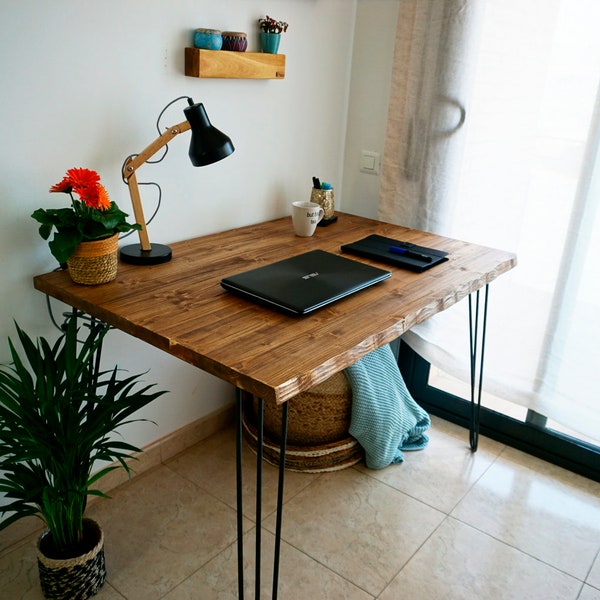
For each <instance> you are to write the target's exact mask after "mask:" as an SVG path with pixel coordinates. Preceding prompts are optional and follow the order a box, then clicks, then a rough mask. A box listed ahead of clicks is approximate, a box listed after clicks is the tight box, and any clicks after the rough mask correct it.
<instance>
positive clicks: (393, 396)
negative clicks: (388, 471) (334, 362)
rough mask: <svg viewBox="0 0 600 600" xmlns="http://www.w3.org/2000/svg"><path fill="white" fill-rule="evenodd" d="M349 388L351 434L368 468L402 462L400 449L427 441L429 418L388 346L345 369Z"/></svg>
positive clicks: (423, 443) (407, 448)
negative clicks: (350, 392) (410, 388)
mask: <svg viewBox="0 0 600 600" xmlns="http://www.w3.org/2000/svg"><path fill="white" fill-rule="evenodd" d="M344 372H345V374H346V377H347V378H348V381H349V382H350V386H351V388H352V416H351V421H350V429H349V432H350V435H352V436H353V437H355V438H356V439H357V440H358V442H359V443H360V445H361V446H362V447H363V449H364V450H365V460H366V464H367V467H369V468H370V469H382V468H384V467H387V466H388V465H390V464H394V463H400V462H402V461H403V460H404V457H403V454H402V451H403V450H420V449H422V448H424V447H425V446H426V445H427V443H428V442H429V438H428V437H427V435H425V431H426V430H427V429H428V428H429V426H430V425H431V420H430V418H429V415H428V414H427V413H426V412H425V411H424V410H423V409H422V408H421V407H420V406H419V405H418V404H417V403H416V402H415V400H414V399H413V397H412V396H411V395H410V392H409V391H408V389H407V388H406V384H405V383H404V379H403V378H402V375H401V373H400V370H399V369H398V364H397V362H396V359H395V357H394V354H393V352H392V349H391V348H390V346H389V345H386V346H382V347H381V348H378V349H377V350H373V351H372V352H370V353H369V354H367V356H365V357H364V358H362V359H361V360H359V361H358V362H357V363H355V364H354V365H352V366H350V367H348V368H347V369H345V371H344Z"/></svg>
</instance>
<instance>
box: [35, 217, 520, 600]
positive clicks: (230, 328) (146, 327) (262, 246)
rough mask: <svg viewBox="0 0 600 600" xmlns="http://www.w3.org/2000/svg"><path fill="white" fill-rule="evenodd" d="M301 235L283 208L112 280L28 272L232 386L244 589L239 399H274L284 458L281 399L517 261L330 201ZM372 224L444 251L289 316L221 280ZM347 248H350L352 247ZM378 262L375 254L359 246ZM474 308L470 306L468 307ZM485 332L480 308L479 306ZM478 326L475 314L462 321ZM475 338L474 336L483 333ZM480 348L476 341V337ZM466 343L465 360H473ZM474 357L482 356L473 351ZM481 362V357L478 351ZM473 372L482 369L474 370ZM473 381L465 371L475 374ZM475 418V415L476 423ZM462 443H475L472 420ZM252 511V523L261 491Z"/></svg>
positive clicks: (57, 293) (333, 244) (332, 248)
mask: <svg viewBox="0 0 600 600" xmlns="http://www.w3.org/2000/svg"><path fill="white" fill-rule="evenodd" d="M338 217H339V218H338V221H337V223H334V224H332V225H330V226H328V227H318V228H317V230H316V232H315V235H314V236H313V237H310V238H300V237H296V236H295V235H294V233H293V229H292V224H291V218H290V217H284V218H281V219H276V220H274V221H269V222H266V223H260V224H257V225H250V226H247V227H241V228H238V229H233V230H231V231H225V232H222V233H216V234H212V235H207V236H203V237H199V238H195V239H191V240H186V241H183V242H178V243H175V244H171V247H172V249H173V260H172V261H171V262H168V263H165V264H162V265H154V266H136V265H128V264H124V263H121V264H120V265H119V273H118V275H117V278H116V280H115V281H113V282H111V283H108V284H104V285H100V286H90V287H88V286H82V285H78V284H75V283H73V282H72V281H71V280H70V278H69V275H68V273H67V272H65V271H58V272H52V273H47V274H45V275H40V276H37V277H35V278H34V285H35V287H36V289H38V290H40V291H42V292H45V293H46V294H48V295H50V296H52V297H55V298H58V299H59V300H61V301H63V302H65V303H67V304H69V305H71V306H73V307H75V308H77V309H79V310H81V311H84V312H85V313H88V314H89V315H92V316H93V317H96V318H98V319H100V320H102V321H104V322H106V323H109V324H111V325H113V326H114V327H116V328H118V329H120V330H122V331H124V332H126V333H129V334H131V335H133V336H135V337H137V338H139V339H141V340H144V341H145V342H148V343H149V344H152V345H153V346H156V347H157V348H160V349H162V350H164V351H165V352H168V353H169V354H172V355H174V356H177V357H179V358H181V359H182V360H185V361H187V362H189V363H191V364H193V365H195V366H197V367H198V368H200V369H202V370H204V371H207V372H209V373H212V374H213V375H216V376H217V377H219V378H221V379H224V380H225V381H228V382H230V383H232V384H233V385H234V386H236V388H237V389H238V390H239V393H238V402H237V407H238V410H237V414H238V433H237V438H238V456H237V459H238V474H237V484H238V559H239V564H238V570H239V571H238V572H239V581H240V583H239V586H240V587H239V593H240V598H242V597H243V568H242V566H243V563H242V546H241V541H242V531H241V517H242V510H241V477H242V473H241V461H240V453H241V406H242V402H243V401H244V399H245V398H246V395H247V394H254V395H256V396H257V397H260V398H262V399H263V400H264V401H270V402H277V403H283V405H284V410H283V415H284V416H283V426H282V440H283V447H282V450H281V457H282V460H281V463H282V467H283V464H284V457H285V435H286V428H287V400H289V399H290V398H293V397H294V396H295V395H296V394H298V393H300V392H302V391H305V390H307V389H309V388H311V387H312V386H314V385H315V384H317V383H320V382H322V381H324V380H325V379H327V378H328V377H330V376H331V375H333V374H334V373H337V372H339V371H341V370H342V369H344V368H346V367H348V366H349V365H351V364H353V363H355V362H356V361H358V360H359V359H360V358H362V357H363V356H365V355H366V354H367V353H369V352H370V351H371V350H374V349H375V348H378V347H380V346H382V345H384V344H386V343H388V342H391V341H392V340H394V339H396V338H398V337H399V336H400V335H402V333H404V332H405V331H407V330H408V329H410V328H411V327H413V326H414V325H416V324H418V323H421V322H422V321H424V320H425V319H427V318H429V317H430V316H432V315H434V314H435V313H438V312H441V311H443V310H445V309H447V308H448V307H450V306H452V305H453V304H455V303H457V302H458V301H459V300H461V299H463V298H465V297H467V296H468V297H469V300H470V299H471V294H472V293H473V292H476V293H477V302H479V290H481V289H485V292H486V293H485V300H486V305H487V290H488V284H489V283H490V282H491V281H493V280H494V279H496V278H497V277H498V276H499V275H501V274H502V273H504V272H506V271H508V270H510V269H511V268H513V267H514V266H515V264H516V257H515V256H514V255H513V254H511V253H509V252H504V251H500V250H494V249H491V248H487V247H483V246H478V245H475V244H470V243H466V242H462V241H458V240H454V239H450V238H446V237H441V236H437V235H433V234H429V233H424V232H421V231H415V230H411V229H406V228H403V227H398V226H395V225H390V224H385V223H381V222H378V221H374V220H370V219H365V218H362V217H357V216H352V215H348V214H343V213H338ZM371 233H377V234H380V235H383V236H386V237H390V238H395V239H399V240H403V241H407V242H412V243H415V244H418V245H421V246H428V247H432V248H436V249H439V250H444V251H446V252H448V253H449V256H448V258H449V260H448V261H447V262H445V263H443V264H441V265H438V266H436V267H434V268H432V269H431V270H429V271H426V272H424V273H420V274H417V273H412V272H410V271H406V270H402V269H399V268H396V267H390V266H386V267H385V268H389V270H391V271H392V277H391V278H390V279H387V280H386V281H384V282H382V283H380V284H377V285H375V286H373V287H371V288H369V289H366V290H363V291H361V292H359V293H357V294H355V295H353V296H351V297H348V298H346V299H344V300H341V301H339V302H337V303H335V304H332V305H330V306H329V307H326V308H323V309H321V310H319V311H317V312H315V313H313V314H310V315H308V316H304V317H290V316H286V315H284V314H279V313H277V312H274V311H272V310H270V309H267V308H263V307H261V306H258V305H255V304H252V303H249V302H248V301H246V300H242V299H240V298H237V297H235V296H233V295H231V294H230V293H228V292H226V291H225V290H223V289H222V288H221V286H220V281H221V279H222V278H223V277H224V276H226V275H232V274H234V273H237V272H239V271H243V270H246V269H250V268H253V267H258V266H262V265H266V264H268V263H271V262H274V261H276V260H280V259H282V258H286V257H289V256H293V255H296V254H300V253H302V252H305V251H308V250H313V249H322V250H326V251H329V252H333V253H337V254H339V253H341V252H340V246H341V245H342V244H345V243H350V242H354V241H357V240H359V239H361V238H363V237H365V236H366V235H369V234H371ZM352 258H356V257H352ZM356 260H361V261H363V262H366V263H370V264H373V265H375V266H382V265H381V264H378V263H376V262H374V261H369V260H367V259H362V258H360V259H359V258H356ZM476 314H477V315H479V310H477V311H476ZM483 315H484V317H483V337H485V310H484V311H483ZM470 326H471V327H470V328H471V336H472V338H473V336H474V339H476V338H477V328H478V327H479V324H478V323H477V322H475V324H474V325H473V323H470ZM482 345H483V344H482ZM481 349H482V350H483V348H481ZM475 354H476V349H475V350H473V348H472V356H471V367H472V371H473V373H474V372H475V369H476V365H477V360H478V359H477V358H476V356H475ZM481 359H483V357H481ZM481 364H482V365H483V360H481ZM479 377H481V373H479ZM472 387H474V381H473V377H472ZM475 425H476V423H475ZM473 429H474V428H473V427H472V432H471V445H472V447H473V448H474V449H476V444H477V441H476V431H473ZM261 448H262V431H261V428H260V427H259V448H258V458H257V465H258V467H257V478H258V481H257V483H258V485H257V495H259V494H260V483H261V481H260V478H261V469H262V467H261V465H262V454H261ZM283 474H284V469H283V468H281V469H280V480H279V482H280V485H279V492H278V515H277V533H276V552H275V561H276V564H275V571H274V581H273V597H276V594H277V578H278V560H279V542H280V534H281V504H282V494H283ZM258 500H259V501H258V502H257V523H260V517H261V514H260V496H258ZM256 530H257V544H256V547H257V563H256V569H257V573H256V590H257V593H256V598H258V597H259V594H258V590H259V588H260V543H259V542H260V527H259V526H257V528H256Z"/></svg>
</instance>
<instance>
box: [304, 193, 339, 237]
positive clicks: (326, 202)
mask: <svg viewBox="0 0 600 600" xmlns="http://www.w3.org/2000/svg"><path fill="white" fill-rule="evenodd" d="M323 186H329V187H324V188H321V189H317V188H314V187H313V188H312V190H311V192H310V201H311V202H314V203H316V204H318V205H319V206H321V208H322V209H323V212H324V213H325V214H324V215H323V218H322V219H321V220H320V221H319V227H325V226H327V225H331V223H335V222H336V221H337V217H336V216H335V214H334V213H335V203H334V199H333V187H331V185H330V184H328V183H327V184H326V183H324V184H323Z"/></svg>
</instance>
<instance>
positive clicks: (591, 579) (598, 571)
mask: <svg viewBox="0 0 600 600" xmlns="http://www.w3.org/2000/svg"><path fill="white" fill-rule="evenodd" d="M586 583H589V584H590V585H591V586H594V587H595V588H598V589H599V590H600V552H599V553H598V556H596V560H595V561H594V564H593V565H592V568H591V570H590V573H589V575H588V577H587V579H586Z"/></svg>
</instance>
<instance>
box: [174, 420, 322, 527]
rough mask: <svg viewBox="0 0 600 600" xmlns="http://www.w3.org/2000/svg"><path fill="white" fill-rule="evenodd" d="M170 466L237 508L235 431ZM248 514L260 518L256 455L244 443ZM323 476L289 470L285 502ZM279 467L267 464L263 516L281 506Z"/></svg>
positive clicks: (214, 438) (213, 438)
mask: <svg viewBox="0 0 600 600" xmlns="http://www.w3.org/2000/svg"><path fill="white" fill-rule="evenodd" d="M167 464H168V466H169V468H171V469H173V470H174V471H176V472H177V473H179V474H180V475H181V476H182V477H186V478H187V479H189V480H190V481H193V482H194V483H195V484H196V485H198V486H200V487H201V488H203V489H205V490H207V491H209V492H210V493H211V494H213V495H215V496H216V497H217V498H219V499H220V500H221V501H222V502H225V504H227V505H229V506H231V507H232V508H234V509H235V508H236V475H235V430H234V428H228V429H227V430H225V431H223V432H220V433H218V434H216V435H214V436H211V437H210V438H209V439H207V440H205V441H203V442H201V443H200V444H197V445H196V446H194V447H193V448H190V449H189V450H187V451H186V452H185V453H183V454H181V455H180V456H178V457H176V458H174V459H173V460H171V461H169V462H168V463H167ZM242 467H243V490H244V491H243V500H244V515H245V516H246V517H248V518H249V519H251V520H252V521H255V519H256V454H255V453H254V452H252V451H251V450H250V448H249V447H248V445H247V444H246V442H244V443H243V452H242ZM318 477H319V475H315V474H306V473H294V472H290V471H286V474H285V486H284V492H285V494H284V501H285V500H288V499H289V498H291V497H293V496H294V495H296V494H297V493H298V492H299V491H301V490H302V489H304V488H305V487H306V486H307V485H310V483H311V482H313V481H314V480H315V479H316V478H318ZM278 482H279V470H278V469H277V468H276V467H274V466H272V465H269V464H267V463H263V486H262V500H263V501H262V511H263V513H262V514H263V516H266V515H268V514H270V513H271V512H273V511H274V510H275V509H276V506H277V487H278Z"/></svg>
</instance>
